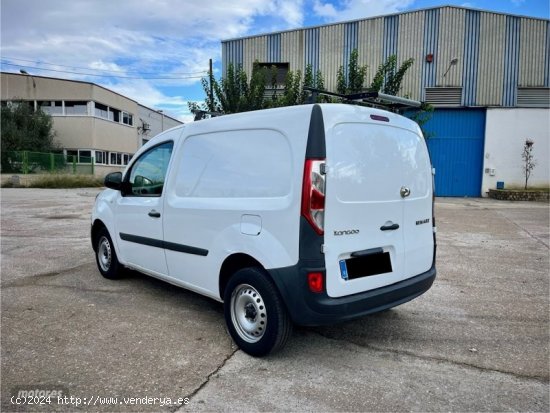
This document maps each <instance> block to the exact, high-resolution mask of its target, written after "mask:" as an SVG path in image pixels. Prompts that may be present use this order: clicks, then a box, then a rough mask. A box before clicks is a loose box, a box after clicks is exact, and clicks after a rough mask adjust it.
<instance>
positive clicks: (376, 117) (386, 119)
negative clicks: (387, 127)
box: [370, 115, 390, 122]
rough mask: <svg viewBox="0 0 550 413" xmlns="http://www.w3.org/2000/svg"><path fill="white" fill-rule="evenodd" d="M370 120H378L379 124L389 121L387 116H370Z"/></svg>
mask: <svg viewBox="0 0 550 413" xmlns="http://www.w3.org/2000/svg"><path fill="white" fill-rule="evenodd" d="M370 118H371V119H372V120H379V121H381V122H389V121H390V118H388V117H387V116H380V115H370Z"/></svg>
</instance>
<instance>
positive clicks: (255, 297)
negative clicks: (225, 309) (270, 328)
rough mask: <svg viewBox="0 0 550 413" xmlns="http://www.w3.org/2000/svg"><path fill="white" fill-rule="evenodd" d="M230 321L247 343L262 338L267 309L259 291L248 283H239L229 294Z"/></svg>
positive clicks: (255, 341)
mask: <svg viewBox="0 0 550 413" xmlns="http://www.w3.org/2000/svg"><path fill="white" fill-rule="evenodd" d="M230 308H231V321H232V323H233V326H234V327H235V330H236V331H237V334H238V335H239V337H241V338H242V339H243V340H244V341H246V342H248V343H257V342H258V341H260V340H261V339H262V337H263V336H264V334H265V329H266V327H267V311H266V307H265V303H264V300H263V298H262V296H261V295H260V293H259V292H258V291H257V290H256V289H255V288H254V287H252V286H251V285H249V284H239V285H238V286H237V288H235V289H234V290H233V293H232V294H231V304H230Z"/></svg>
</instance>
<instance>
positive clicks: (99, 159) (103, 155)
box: [95, 151, 109, 165]
mask: <svg viewBox="0 0 550 413" xmlns="http://www.w3.org/2000/svg"><path fill="white" fill-rule="evenodd" d="M95 163H99V164H102V165H105V164H108V163H109V160H108V159H107V152H106V151H95Z"/></svg>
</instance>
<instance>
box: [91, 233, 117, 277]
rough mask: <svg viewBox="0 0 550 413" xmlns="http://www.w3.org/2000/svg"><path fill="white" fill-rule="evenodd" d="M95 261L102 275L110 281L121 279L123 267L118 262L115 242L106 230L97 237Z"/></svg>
mask: <svg viewBox="0 0 550 413" xmlns="http://www.w3.org/2000/svg"><path fill="white" fill-rule="evenodd" d="M95 251H96V253H95V261H96V264H97V268H98V269H99V272H100V273H101V275H103V276H104V277H105V278H108V279H110V280H114V279H117V278H120V276H121V270H122V266H121V265H120V263H119V262H118V258H117V256H116V251H115V247H114V245H113V240H112V239H111V236H110V235H109V232H108V231H107V229H106V228H102V229H101V230H100V231H99V233H98V234H97V237H96V248H95Z"/></svg>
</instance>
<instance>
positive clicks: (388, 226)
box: [380, 224, 399, 231]
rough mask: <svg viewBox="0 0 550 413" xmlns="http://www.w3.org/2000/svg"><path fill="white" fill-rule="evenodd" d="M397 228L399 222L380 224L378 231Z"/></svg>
mask: <svg viewBox="0 0 550 413" xmlns="http://www.w3.org/2000/svg"><path fill="white" fill-rule="evenodd" d="M398 228H399V224H391V225H382V226H381V227H380V231H393V230H395V229H398Z"/></svg>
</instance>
